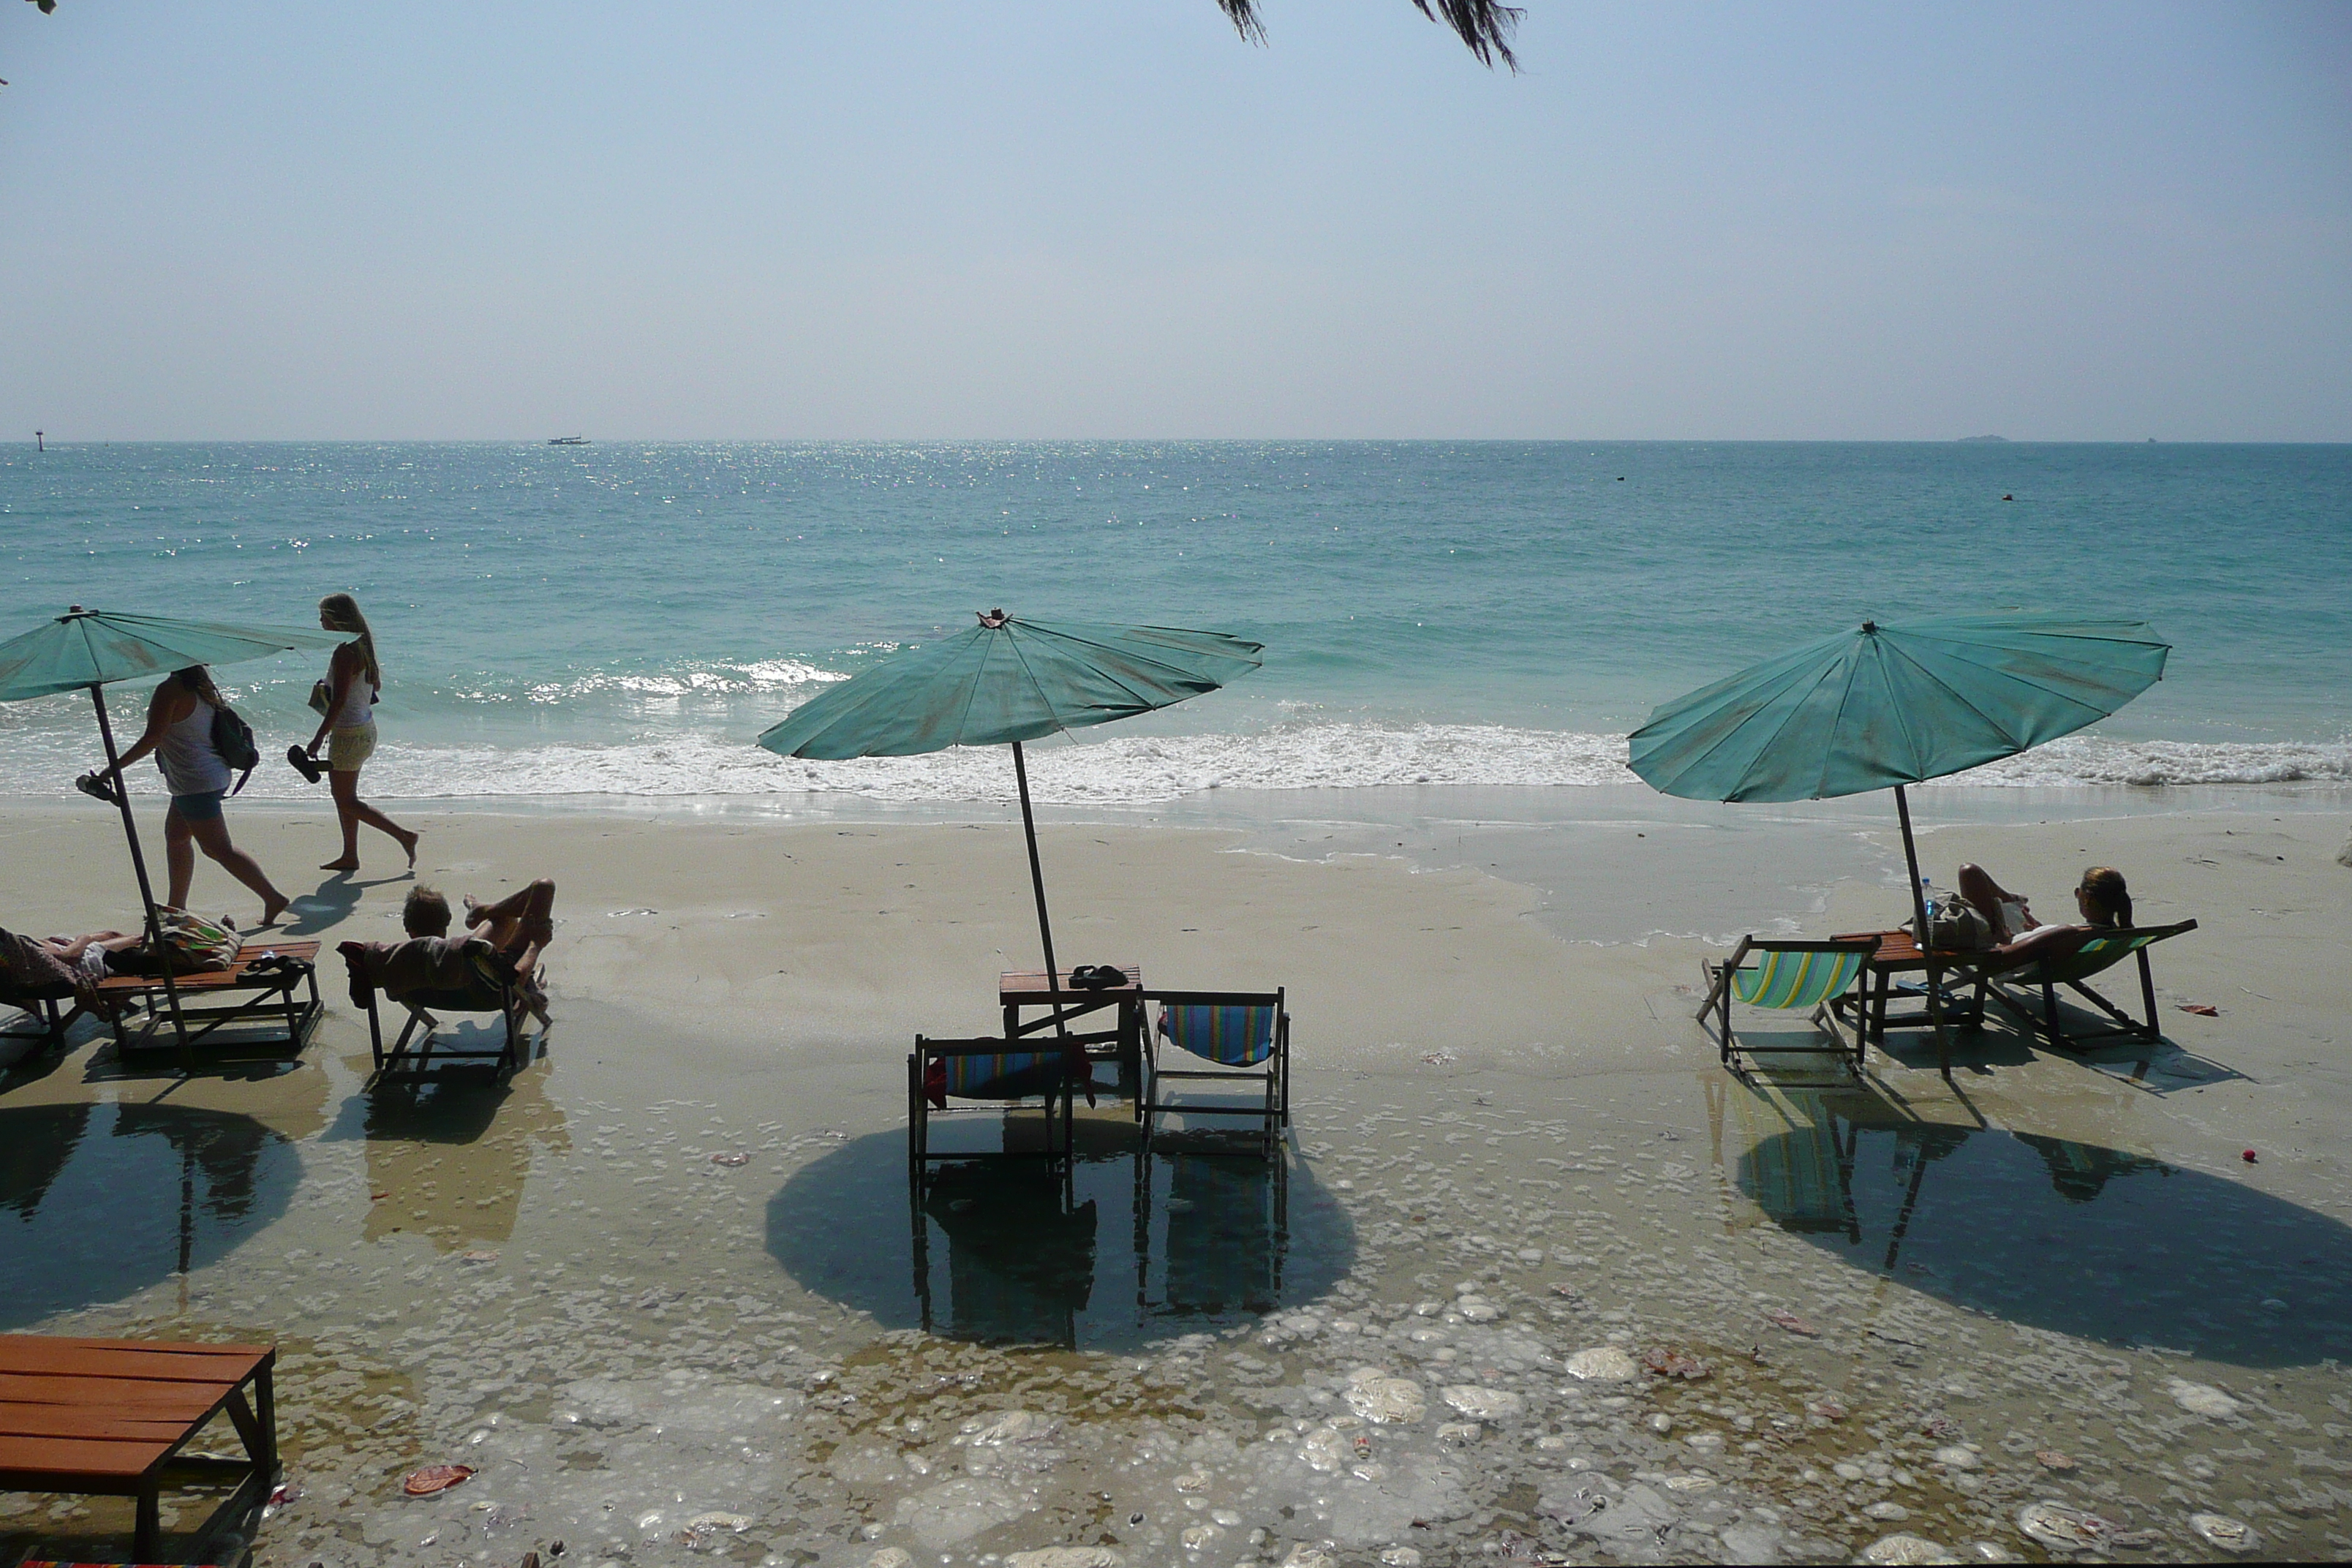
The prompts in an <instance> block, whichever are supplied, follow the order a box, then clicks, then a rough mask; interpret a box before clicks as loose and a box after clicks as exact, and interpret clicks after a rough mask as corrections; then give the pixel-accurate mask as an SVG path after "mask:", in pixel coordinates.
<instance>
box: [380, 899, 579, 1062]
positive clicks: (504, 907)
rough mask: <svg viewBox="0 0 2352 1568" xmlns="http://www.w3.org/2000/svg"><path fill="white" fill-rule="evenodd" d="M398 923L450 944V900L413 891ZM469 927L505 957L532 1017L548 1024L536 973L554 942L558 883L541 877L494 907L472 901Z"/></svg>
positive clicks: (468, 902)
mask: <svg viewBox="0 0 2352 1568" xmlns="http://www.w3.org/2000/svg"><path fill="white" fill-rule="evenodd" d="M400 923H401V925H402V927H403V928H404V929H405V930H406V931H407V932H408V934H409V935H410V936H413V937H415V936H424V937H441V938H445V939H446V937H447V936H448V934H449V900H447V899H445V898H443V897H442V896H441V895H440V894H439V893H438V892H436V891H435V890H434V889H431V888H416V889H412V890H411V891H410V893H409V895H408V898H407V900H406V901H405V902H404V903H403V904H402V905H401V907H400ZM466 927H467V930H468V931H471V932H472V933H473V934H474V935H475V936H476V937H478V938H479V939H480V940H481V941H483V942H488V944H489V945H490V946H492V947H494V948H496V949H497V950H498V951H499V952H501V953H504V954H505V955H506V957H507V960H508V962H509V963H512V964H513V965H514V970H515V980H516V983H517V984H519V985H520V987H521V989H522V994H523V1001H524V1003H525V1005H528V1006H529V1007H530V1012H531V1016H533V1017H535V1018H537V1019H538V1020H539V1021H540V1023H541V1025H545V1024H547V1023H548V1022H549V1021H550V1020H549V1018H548V1016H547V993H546V992H545V991H544V990H542V989H541V986H540V984H539V977H538V969H539V960H540V955H541V953H542V952H545V951H546V949H547V944H548V943H549V942H552V941H554V940H555V884H554V883H553V882H551V881H550V880H549V879H546V878H544V877H541V878H540V879H538V880H537V881H535V882H532V883H531V884H530V886H528V887H526V888H523V889H520V890H519V891H517V892H513V893H509V894H508V895H507V896H506V897H505V898H503V899H500V900H499V901H498V902H496V903H494V904H486V903H483V902H482V901H481V900H478V899H475V898H472V897H468V898H467V900H466Z"/></svg>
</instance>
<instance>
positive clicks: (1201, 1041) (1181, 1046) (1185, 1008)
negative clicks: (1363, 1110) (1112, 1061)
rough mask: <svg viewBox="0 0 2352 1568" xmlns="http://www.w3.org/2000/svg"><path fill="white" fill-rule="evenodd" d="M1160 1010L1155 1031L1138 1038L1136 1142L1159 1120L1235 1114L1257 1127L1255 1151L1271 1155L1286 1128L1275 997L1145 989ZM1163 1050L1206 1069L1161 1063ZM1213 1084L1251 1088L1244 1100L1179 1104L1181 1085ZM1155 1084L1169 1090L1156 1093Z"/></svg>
mask: <svg viewBox="0 0 2352 1568" xmlns="http://www.w3.org/2000/svg"><path fill="white" fill-rule="evenodd" d="M1145 997H1146V999H1147V1000H1148V1001H1150V1002H1156V1003H1158V1004H1159V1005H1160V1018H1159V1022H1158V1026H1156V1027H1155V1028H1154V1029H1153V1030H1152V1031H1151V1032H1150V1034H1149V1035H1147V1036H1146V1037H1145V1044H1144V1062H1145V1068H1146V1072H1147V1075H1148V1076H1147V1078H1146V1080H1145V1089H1144V1097H1143V1102H1142V1111H1143V1141H1144V1143H1145V1145H1146V1146H1147V1147H1149V1146H1150V1142H1151V1134H1152V1131H1153V1130H1154V1129H1155V1128H1156V1127H1157V1126H1158V1125H1159V1122H1160V1118H1161V1117H1163V1116H1171V1115H1173V1116H1185V1117H1192V1116H1202V1117H1209V1116H1238V1117H1246V1118H1249V1119H1251V1120H1253V1121H1256V1122H1257V1123H1258V1124H1259V1128H1260V1137H1259V1148H1260V1151H1261V1152H1263V1153H1264V1154H1265V1156H1266V1157H1267V1158H1269V1159H1271V1158H1273V1156H1274V1149H1275V1142H1276V1139H1278V1138H1279V1137H1280V1136H1281V1130H1282V1129H1283V1128H1285V1127H1287V1126H1288V1125H1289V1124H1290V1014H1289V1012H1288V1011H1287V1010H1286V1008H1285V1006H1284V1005H1283V998H1284V993H1283V992H1282V991H1279V990H1276V991H1263V992H1259V991H1150V992H1146V993H1145ZM1163 1044H1164V1045H1165V1046H1166V1047H1168V1048H1170V1049H1171V1050H1181V1051H1182V1052H1184V1053H1186V1055H1187V1056H1190V1057H1193V1058H1199V1059H1200V1060H1202V1061H1204V1062H1208V1063H1211V1064H1213V1066H1211V1067H1209V1068H1195V1067H1189V1066H1188V1067H1181V1068H1171V1067H1162V1066H1161V1065H1160V1055H1161V1048H1162V1046H1163ZM1185 1084H1193V1085H1199V1086H1206V1087H1209V1088H1211V1089H1212V1090H1213V1089H1215V1088H1216V1087H1219V1086H1224V1087H1232V1088H1239V1087H1243V1086H1247V1087H1248V1088H1249V1089H1252V1090H1253V1094H1252V1100H1251V1101H1250V1102H1247V1103H1242V1104H1235V1103H1233V1102H1231V1101H1228V1100H1199V1099H1192V1100H1182V1099H1178V1098H1176V1095H1179V1094H1181V1093H1182V1092H1183V1088H1182V1086H1183V1085H1185ZM1162 1085H1167V1086H1169V1087H1170V1089H1171V1090H1172V1091H1173V1092H1171V1093H1169V1094H1164V1095H1163V1093H1162Z"/></svg>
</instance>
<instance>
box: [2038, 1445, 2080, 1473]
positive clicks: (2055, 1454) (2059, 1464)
mask: <svg viewBox="0 0 2352 1568" xmlns="http://www.w3.org/2000/svg"><path fill="white" fill-rule="evenodd" d="M2033 1458H2034V1462H2035V1463H2036V1464H2039V1465H2040V1466H2041V1467H2042V1468H2043V1469H2045V1470H2071V1469H2073V1468H2074V1459H2073V1458H2071V1457H2070V1456H2068V1455H2065V1454H2062V1453H2060V1452H2059V1451H2058V1450H2057V1449H2055V1448H2036V1449H2034V1450H2033Z"/></svg>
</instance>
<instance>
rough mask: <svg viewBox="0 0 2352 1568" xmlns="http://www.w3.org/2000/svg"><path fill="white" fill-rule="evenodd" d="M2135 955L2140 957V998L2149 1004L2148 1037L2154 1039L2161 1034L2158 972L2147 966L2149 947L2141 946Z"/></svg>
mask: <svg viewBox="0 0 2352 1568" xmlns="http://www.w3.org/2000/svg"><path fill="white" fill-rule="evenodd" d="M2135 956H2136V957H2137V958H2138V959H2139V994H2140V1000H2141V1001H2142V1002H2144V1003H2146V1004H2147V1037H2148V1038H2149V1039H2151V1040H2153V1039H2156V1038H2157V1037H2158V1034H2159V1031H2158V1028H2157V1026H2156V973H2155V972H2154V971H2153V970H2151V969H2149V968H2148V966H2147V949H2146V948H2144V947H2143V948H2141V949H2140V950H2139V952H2137V954H2136V955H2135Z"/></svg>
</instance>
